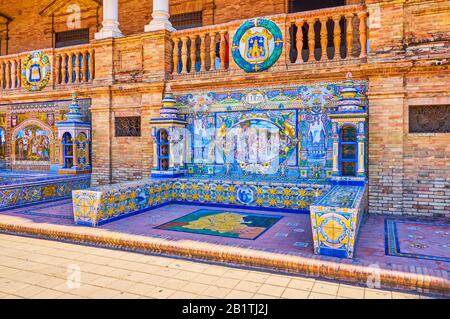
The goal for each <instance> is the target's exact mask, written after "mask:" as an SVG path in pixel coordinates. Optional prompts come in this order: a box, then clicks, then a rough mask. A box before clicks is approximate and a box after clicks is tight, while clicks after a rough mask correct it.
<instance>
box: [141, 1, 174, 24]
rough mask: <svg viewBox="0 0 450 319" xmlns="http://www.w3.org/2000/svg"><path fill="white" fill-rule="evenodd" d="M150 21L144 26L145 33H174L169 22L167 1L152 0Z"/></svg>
mask: <svg viewBox="0 0 450 319" xmlns="http://www.w3.org/2000/svg"><path fill="white" fill-rule="evenodd" d="M152 18H153V19H152V21H150V23H149V24H147V25H146V26H145V32H151V31H160V30H167V31H170V32H172V31H175V28H174V27H172V23H170V21H169V0H153V13H152Z"/></svg>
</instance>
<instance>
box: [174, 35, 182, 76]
mask: <svg viewBox="0 0 450 319" xmlns="http://www.w3.org/2000/svg"><path fill="white" fill-rule="evenodd" d="M179 41H180V39H179V38H175V39H174V40H173V48H172V61H173V70H172V74H178V61H179V60H178V44H179Z"/></svg>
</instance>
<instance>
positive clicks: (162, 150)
mask: <svg viewBox="0 0 450 319" xmlns="http://www.w3.org/2000/svg"><path fill="white" fill-rule="evenodd" d="M156 143H157V144H158V170H161V171H167V170H168V169H169V134H168V133H167V130H164V129H160V130H159V131H158V134H157V136H156Z"/></svg>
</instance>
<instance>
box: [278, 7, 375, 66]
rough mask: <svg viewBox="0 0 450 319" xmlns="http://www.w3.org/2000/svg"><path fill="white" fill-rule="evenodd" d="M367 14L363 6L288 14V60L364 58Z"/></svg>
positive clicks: (312, 60) (365, 53)
mask: <svg viewBox="0 0 450 319" xmlns="http://www.w3.org/2000/svg"><path fill="white" fill-rule="evenodd" d="M366 17H367V13H366V11H365V9H364V7H363V6H361V5H349V6H342V7H336V8H328V9H321V10H313V11H307V12H301V13H293V14H289V15H287V17H286V28H287V30H286V33H287V36H286V38H287V41H286V52H287V54H288V58H287V62H288V63H290V64H300V63H305V62H316V61H336V60H343V59H350V58H365V57H366V55H367V49H366V48H367V44H366V42H367V27H366Z"/></svg>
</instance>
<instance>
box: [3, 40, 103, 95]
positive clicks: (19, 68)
mask: <svg viewBox="0 0 450 319" xmlns="http://www.w3.org/2000/svg"><path fill="white" fill-rule="evenodd" d="M41 52H42V53H43V54H45V55H46V56H47V57H48V59H49V61H50V66H51V77H50V80H49V84H50V85H51V84H54V85H58V86H61V85H72V84H82V83H92V82H93V80H94V77H95V63H94V62H95V53H94V52H95V50H94V48H93V47H91V46H90V45H84V46H76V47H68V48H61V49H45V50H41ZM30 53H31V52H23V53H19V54H13V55H8V56H2V57H0V91H8V90H15V89H20V88H23V87H24V83H23V74H24V72H25V71H24V68H25V66H24V61H25V60H26V58H27V57H28V56H29V54H30Z"/></svg>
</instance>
